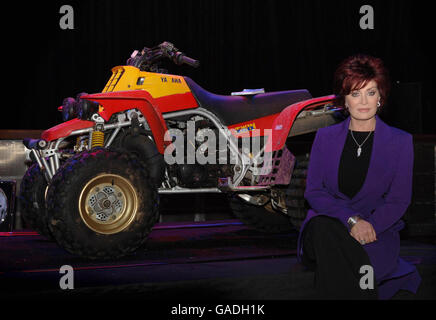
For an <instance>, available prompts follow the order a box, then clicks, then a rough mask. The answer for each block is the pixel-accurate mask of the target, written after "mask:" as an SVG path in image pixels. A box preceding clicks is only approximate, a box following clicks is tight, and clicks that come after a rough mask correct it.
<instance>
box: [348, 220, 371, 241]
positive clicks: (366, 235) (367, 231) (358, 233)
mask: <svg viewBox="0 0 436 320" xmlns="http://www.w3.org/2000/svg"><path fill="white" fill-rule="evenodd" d="M350 234H351V236H352V237H353V238H354V239H356V240H357V241H359V242H360V243H361V244H362V245H363V244H368V243H371V242H373V241H376V240H377V235H376V234H375V231H374V228H373V226H372V224H370V223H369V222H368V221H366V220H363V219H359V220H358V221H357V223H356V224H355V225H354V226H353V227H352V228H351V232H350Z"/></svg>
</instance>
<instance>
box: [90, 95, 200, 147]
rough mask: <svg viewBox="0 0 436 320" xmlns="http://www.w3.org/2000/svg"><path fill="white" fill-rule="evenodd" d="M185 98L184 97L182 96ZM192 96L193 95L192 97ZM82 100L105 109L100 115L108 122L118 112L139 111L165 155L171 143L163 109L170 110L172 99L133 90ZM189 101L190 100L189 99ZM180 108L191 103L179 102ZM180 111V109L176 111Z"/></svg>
mask: <svg viewBox="0 0 436 320" xmlns="http://www.w3.org/2000/svg"><path fill="white" fill-rule="evenodd" d="M177 96H181V95H179V94H178V95H177ZM182 96H183V95H182ZM191 96H192V95H191ZM82 99H87V100H90V101H95V102H97V103H98V104H100V105H101V106H102V107H103V110H100V111H99V114H100V115H101V116H102V118H103V119H104V120H106V121H108V120H109V119H110V117H111V116H112V115H113V114H114V113H117V112H121V111H124V110H129V109H138V110H140V111H141V113H142V114H143V115H144V117H145V118H146V119H147V122H148V124H149V126H150V129H151V131H152V133H153V137H154V140H155V141H156V147H157V149H158V151H159V152H160V153H161V154H163V153H164V150H165V145H166V144H168V143H169V142H166V141H164V135H165V132H166V130H167V126H166V124H165V120H164V119H163V117H162V112H161V109H160V108H161V107H162V108H164V109H169V107H170V105H171V102H172V100H171V99H167V100H165V99H162V98H159V99H153V97H152V96H151V95H150V94H149V93H148V92H147V91H144V90H132V91H115V92H106V93H96V94H90V95H86V96H82ZM188 99H189V98H188ZM177 101H178V102H179V107H182V108H183V107H185V108H186V106H187V105H188V103H189V101H188V102H186V101H185V102H186V103H184V101H180V100H177ZM175 110H179V109H177V108H176V109H175Z"/></svg>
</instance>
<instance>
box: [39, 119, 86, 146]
mask: <svg viewBox="0 0 436 320" xmlns="http://www.w3.org/2000/svg"><path fill="white" fill-rule="evenodd" d="M93 126H94V122H93V121H86V120H80V119H73V120H70V121H66V122H63V123H61V124H58V125H57V126H54V127H52V128H50V129H48V130H45V131H44V132H43V133H42V134H41V138H42V139H44V140H46V141H53V140H56V139H59V138H62V137H66V136H68V135H69V134H70V133H71V132H73V131H75V130H80V129H86V128H92V127H93Z"/></svg>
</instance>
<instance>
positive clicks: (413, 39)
mask: <svg viewBox="0 0 436 320" xmlns="http://www.w3.org/2000/svg"><path fill="white" fill-rule="evenodd" d="M63 4H68V5H71V6H72V7H73V9H74V30H62V29H61V28H60V27H59V20H60V18H61V17H62V16H63V15H62V14H60V13H59V9H60V7H61V6H62V5H63ZM367 4H369V5H372V7H373V9H374V13H375V24H374V26H375V29H374V30H362V29H360V26H359V21H360V18H361V16H362V14H360V13H359V9H360V7H361V6H362V5H367ZM8 16H9V18H10V17H12V19H6V18H8ZM433 16H434V13H433V11H432V7H431V6H430V5H429V2H428V1H426V2H424V1H410V0H409V1H398V0H395V1H394V0H391V1H367V0H362V1H357V0H354V1H345V0H344V1H321V0H305V1H302V0H298V1H292V0H288V1H271V0H270V1H268V0H263V1H255V0H250V1H243V0H233V1H227V0H192V1H191V0H185V1H176V0H142V1H140V0H129V1H128V0H124V1H118V0H117V1H103V0H100V1H96V0H94V1H70V0H65V1H45V2H43V1H35V2H32V3H28V2H18V1H16V2H13V3H12V6H9V5H8V6H7V9H5V10H3V17H4V19H2V30H3V45H2V51H3V56H4V58H3V67H2V77H3V79H6V80H7V83H8V85H7V86H5V85H4V86H3V88H4V89H5V88H6V91H3V97H4V98H3V106H2V108H3V110H4V111H5V113H4V115H3V116H2V117H1V126H0V129H46V128H48V127H51V126H53V125H56V124H57V123H59V122H60V121H61V117H60V113H59V112H57V107H58V106H59V105H60V104H61V102H62V100H63V98H64V97H68V96H73V97H75V95H76V94H77V93H79V92H83V91H85V92H88V93H93V92H99V91H101V90H102V89H103V87H104V85H105V83H106V81H107V80H108V79H109V77H110V75H111V72H110V69H111V68H112V67H113V66H116V65H122V64H125V61H126V59H127V58H128V57H129V56H130V54H131V52H132V51H133V50H134V49H142V48H143V47H144V46H147V47H152V46H154V45H157V44H159V43H161V42H163V41H170V42H172V43H174V44H175V46H176V47H177V48H179V49H180V50H181V51H183V52H185V53H186V54H187V55H188V56H191V57H193V58H196V59H199V60H200V61H201V66H200V68H199V69H192V68H190V67H187V66H182V67H179V66H175V65H174V66H173V67H171V69H170V70H169V71H170V73H174V74H181V75H187V76H189V77H191V78H192V79H193V80H194V81H196V82H197V83H198V84H200V85H201V86H202V87H203V88H205V89H207V90H209V91H211V92H214V93H218V94H230V92H232V91H240V90H242V89H244V88H265V90H266V91H279V90H291V89H301V88H306V89H308V90H309V91H310V92H311V93H312V95H313V96H322V95H328V94H331V93H332V76H333V72H334V70H335V68H336V67H337V65H338V63H339V62H340V61H341V60H343V59H344V58H346V57H348V56H349V55H351V54H354V53H358V52H365V53H369V54H372V55H375V56H378V57H380V58H382V59H383V60H384V61H385V63H386V65H387V67H388V69H389V70H390V72H391V78H392V82H393V84H394V87H393V92H392V95H391V99H390V103H389V105H388V106H387V107H386V109H385V113H384V115H383V117H384V120H385V121H386V122H388V124H390V125H394V126H397V127H399V128H402V129H404V130H407V131H409V132H411V133H426V134H435V133H436V131H435V127H436V126H435V125H434V117H435V111H434V108H433V99H432V93H433V87H434V84H435V82H434V79H433V70H434V69H435V68H434V67H435V64H434V60H433V59H434V58H433V55H432V54H431V53H432V51H431V50H430V47H431V46H432V42H433V40H432V38H433V30H434V29H435V28H434V27H433V24H434V19H433ZM5 98H6V99H5ZM6 112H7V113H6ZM6 114H7V115H6Z"/></svg>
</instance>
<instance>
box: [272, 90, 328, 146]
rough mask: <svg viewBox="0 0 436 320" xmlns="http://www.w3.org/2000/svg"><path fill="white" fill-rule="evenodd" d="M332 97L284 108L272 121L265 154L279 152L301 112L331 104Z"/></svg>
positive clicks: (310, 100)
mask: <svg viewBox="0 0 436 320" xmlns="http://www.w3.org/2000/svg"><path fill="white" fill-rule="evenodd" d="M334 98H335V96H334V95H330V96H325V97H319V98H313V99H308V100H304V101H300V102H297V103H294V104H292V105H290V106H288V107H286V108H285V109H284V110H283V111H282V112H281V113H280V114H279V115H278V116H277V117H276V118H275V120H274V122H273V124H272V132H271V135H270V136H269V138H268V142H267V144H266V146H265V152H273V151H277V150H281V149H282V148H283V146H284V145H285V143H286V139H287V138H288V135H289V131H290V130H291V128H292V125H293V123H294V121H295V119H296V118H297V115H298V114H299V113H300V112H301V111H302V110H303V109H306V110H313V109H315V108H317V107H319V105H321V104H326V103H329V102H332V101H333V99H334Z"/></svg>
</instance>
